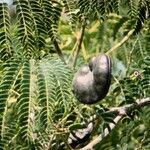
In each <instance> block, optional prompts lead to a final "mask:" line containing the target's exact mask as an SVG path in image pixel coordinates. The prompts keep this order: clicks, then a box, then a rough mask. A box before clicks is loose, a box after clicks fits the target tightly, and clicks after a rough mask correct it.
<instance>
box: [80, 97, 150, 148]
mask: <svg viewBox="0 0 150 150" xmlns="http://www.w3.org/2000/svg"><path fill="white" fill-rule="evenodd" d="M147 105H150V97H148V98H143V99H138V100H137V101H136V102H135V103H133V104H128V105H125V106H122V107H115V108H111V109H110V110H109V111H108V112H112V113H116V115H117V116H116V118H115V119H114V122H115V123H110V124H109V127H110V130H113V129H114V128H115V126H116V125H117V123H118V122H119V121H120V120H121V119H122V118H123V117H124V116H126V114H127V113H129V112H131V111H133V110H135V109H137V108H141V107H144V106H147ZM109 133H110V131H108V129H107V128H106V129H105V130H104V132H103V133H101V134H100V135H99V136H98V137H96V138H95V139H94V140H93V141H91V142H90V143H89V144H87V145H86V146H85V147H83V148H81V149H80V150H92V149H93V148H94V146H95V145H97V144H98V143H100V142H101V141H102V140H103V139H104V138H105V137H107V136H108V135H109Z"/></svg>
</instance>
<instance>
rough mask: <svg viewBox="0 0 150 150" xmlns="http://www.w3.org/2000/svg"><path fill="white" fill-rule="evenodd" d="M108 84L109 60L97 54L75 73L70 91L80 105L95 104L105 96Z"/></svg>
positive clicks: (103, 55)
mask: <svg viewBox="0 0 150 150" xmlns="http://www.w3.org/2000/svg"><path fill="white" fill-rule="evenodd" d="M110 83H111V61H110V58H109V57H108V56H107V55H106V54H99V55H98V56H96V57H93V58H92V59H91V60H90V62H89V64H88V65H85V66H83V67H81V68H80V69H79V70H78V71H77V72H76V73H75V75H74V78H73V81H72V89H73V93H74V95H75V97H76V98H77V99H78V100H79V101H80V102H81V103H84V104H95V103H97V102H98V101H100V100H102V99H103V98H104V97H105V96H106V95H107V93H108V91H109V87H110Z"/></svg>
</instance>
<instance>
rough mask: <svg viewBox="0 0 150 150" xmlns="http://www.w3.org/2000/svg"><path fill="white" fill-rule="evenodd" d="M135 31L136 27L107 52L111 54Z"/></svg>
mask: <svg viewBox="0 0 150 150" xmlns="http://www.w3.org/2000/svg"><path fill="white" fill-rule="evenodd" d="M134 31H135V30H134V29H132V30H130V31H129V32H128V34H127V35H126V36H125V37H124V38H123V39H122V40H121V41H120V42H119V43H117V44H116V45H115V46H113V47H112V48H111V49H109V50H108V51H107V52H106V54H110V53H111V52H113V51H114V50H116V49H117V48H119V47H120V46H121V45H122V44H124V43H125V42H126V41H127V40H128V39H129V38H130V36H131V35H132V34H133V32H134Z"/></svg>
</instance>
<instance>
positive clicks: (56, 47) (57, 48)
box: [53, 39, 67, 65]
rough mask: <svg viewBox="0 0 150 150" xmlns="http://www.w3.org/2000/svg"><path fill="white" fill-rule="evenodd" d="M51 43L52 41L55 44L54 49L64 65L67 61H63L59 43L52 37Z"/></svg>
mask: <svg viewBox="0 0 150 150" xmlns="http://www.w3.org/2000/svg"><path fill="white" fill-rule="evenodd" d="M53 43H54V46H55V49H56V52H57V54H58V56H59V58H60V59H61V60H62V62H64V64H65V65H66V64H67V63H66V61H65V58H64V55H63V53H62V51H61V49H60V47H59V45H58V42H57V41H56V40H55V39H54V41H53Z"/></svg>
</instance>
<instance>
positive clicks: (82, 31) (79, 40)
mask: <svg viewBox="0 0 150 150" xmlns="http://www.w3.org/2000/svg"><path fill="white" fill-rule="evenodd" d="M85 27H86V25H83V26H82V28H81V31H80V34H79V36H78V37H77V41H78V42H77V49H76V52H75V56H74V60H73V67H75V66H76V63H77V58H78V55H79V52H80V49H81V44H82V41H83V36H84V31H85Z"/></svg>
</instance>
